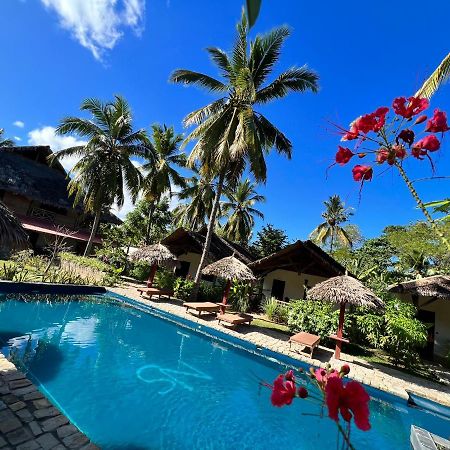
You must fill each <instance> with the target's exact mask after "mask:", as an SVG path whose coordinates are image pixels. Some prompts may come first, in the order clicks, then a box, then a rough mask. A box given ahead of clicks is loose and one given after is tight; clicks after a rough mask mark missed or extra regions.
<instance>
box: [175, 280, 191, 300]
mask: <svg viewBox="0 0 450 450" xmlns="http://www.w3.org/2000/svg"><path fill="white" fill-rule="evenodd" d="M194 286H195V283H194V281H193V280H188V279H185V278H177V279H176V280H175V283H174V285H173V295H174V296H175V298H178V299H180V300H184V301H186V300H189V297H190V296H191V294H192V291H193V289H194Z"/></svg>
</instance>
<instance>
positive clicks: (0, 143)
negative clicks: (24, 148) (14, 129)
mask: <svg viewBox="0 0 450 450" xmlns="http://www.w3.org/2000/svg"><path fill="white" fill-rule="evenodd" d="M4 132H5V130H4V129H3V128H0V147H13V146H14V141H13V140H12V139H4V138H3V134H4Z"/></svg>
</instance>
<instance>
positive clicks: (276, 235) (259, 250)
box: [251, 223, 289, 258]
mask: <svg viewBox="0 0 450 450" xmlns="http://www.w3.org/2000/svg"><path fill="white" fill-rule="evenodd" d="M288 241H289V239H288V236H287V234H286V233H285V232H284V231H283V230H281V229H279V228H275V227H274V226H273V225H271V224H270V223H269V224H267V225H265V226H263V227H262V229H261V230H260V231H258V232H257V233H256V240H255V242H253V244H252V245H251V250H252V251H253V253H254V254H255V255H256V256H257V257H259V258H265V257H266V256H269V255H271V254H272V253H276V252H279V251H280V250H282V249H283V248H284V247H286V245H287V244H288Z"/></svg>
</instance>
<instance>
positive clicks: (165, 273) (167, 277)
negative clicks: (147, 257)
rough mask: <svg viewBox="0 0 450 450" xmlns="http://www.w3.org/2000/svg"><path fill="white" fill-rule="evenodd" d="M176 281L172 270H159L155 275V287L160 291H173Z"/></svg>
mask: <svg viewBox="0 0 450 450" xmlns="http://www.w3.org/2000/svg"><path fill="white" fill-rule="evenodd" d="M176 279H177V276H176V275H175V274H174V273H173V271H172V270H167V269H163V268H159V269H158V271H157V272H156V275H155V285H156V286H158V287H159V288H161V289H172V290H173V288H174V285H175V281H176Z"/></svg>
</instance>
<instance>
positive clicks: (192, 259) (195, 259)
mask: <svg viewBox="0 0 450 450" xmlns="http://www.w3.org/2000/svg"><path fill="white" fill-rule="evenodd" d="M200 257H201V255H199V254H198V253H185V254H183V255H180V256H179V257H178V259H179V260H180V261H187V262H189V263H190V265H189V272H188V274H189V276H190V277H191V278H194V277H195V274H196V273H197V268H198V266H199V264H200Z"/></svg>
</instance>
